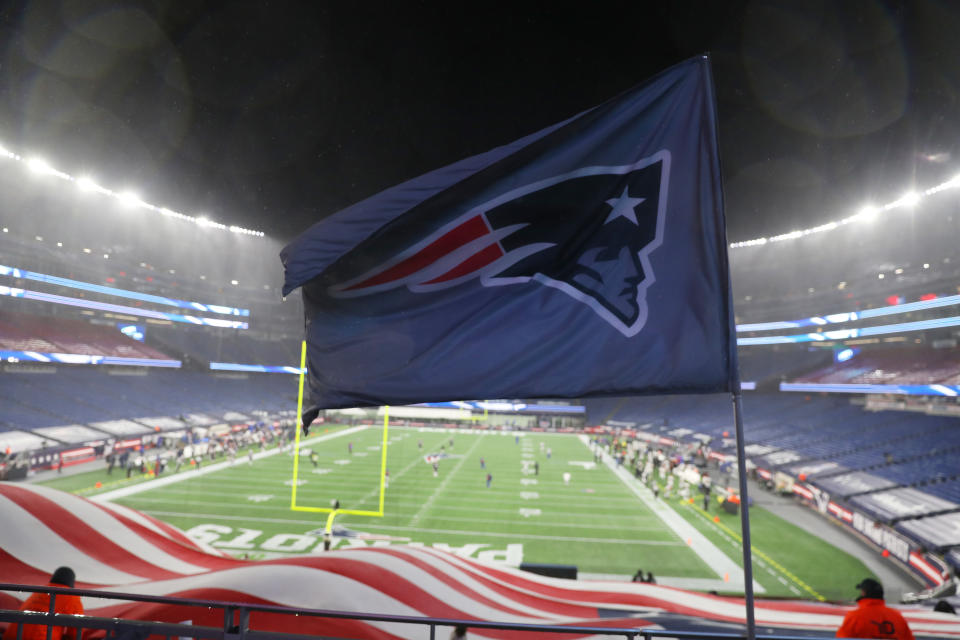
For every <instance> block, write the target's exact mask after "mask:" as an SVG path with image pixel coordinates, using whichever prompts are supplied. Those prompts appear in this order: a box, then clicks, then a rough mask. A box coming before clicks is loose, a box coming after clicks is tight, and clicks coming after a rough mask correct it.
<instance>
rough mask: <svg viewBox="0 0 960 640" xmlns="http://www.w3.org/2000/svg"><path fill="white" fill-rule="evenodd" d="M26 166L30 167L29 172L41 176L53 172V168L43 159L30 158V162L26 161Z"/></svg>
mask: <svg viewBox="0 0 960 640" xmlns="http://www.w3.org/2000/svg"><path fill="white" fill-rule="evenodd" d="M27 166H28V167H30V170H31V171H33V172H34V173H39V174H41V175H46V174H50V173H53V172H54V170H53V167H51V166H50V165H49V164H48V163H47V161H46V160H44V159H43V158H30V160H28V161H27Z"/></svg>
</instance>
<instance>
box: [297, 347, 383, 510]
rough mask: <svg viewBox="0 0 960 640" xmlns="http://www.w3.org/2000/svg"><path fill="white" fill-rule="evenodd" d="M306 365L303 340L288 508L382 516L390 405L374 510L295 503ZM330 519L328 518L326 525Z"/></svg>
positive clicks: (381, 450)
mask: <svg viewBox="0 0 960 640" xmlns="http://www.w3.org/2000/svg"><path fill="white" fill-rule="evenodd" d="M306 367H307V341H306V340H304V341H303V343H302V344H301V347H300V384H299V389H298V390H297V421H296V425H297V433H296V435H295V436H294V444H293V484H292V486H291V489H290V510H291V511H307V512H310V513H329V514H331V518H332V514H334V513H336V514H337V515H340V514H343V515H351V516H370V517H374V518H382V517H383V500H384V488H385V484H386V478H387V441H388V433H387V427H388V425H389V422H390V417H389V413H390V407H384V408H383V442H382V443H381V444H380V500H379V507H378V509H377V510H376V511H372V510H369V509H338V508H334V507H310V506H304V505H298V504H297V480H298V478H299V474H300V433H301V432H302V431H303V424H302V422H303V379H304V377H305V376H306V371H307V369H306ZM329 524H330V520H328V526H329Z"/></svg>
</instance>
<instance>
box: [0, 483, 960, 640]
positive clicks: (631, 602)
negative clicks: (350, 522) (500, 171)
mask: <svg viewBox="0 0 960 640" xmlns="http://www.w3.org/2000/svg"><path fill="white" fill-rule="evenodd" d="M59 566H70V567H72V568H73V569H74V571H75V572H76V574H77V584H76V586H77V588H82V589H96V590H102V591H104V592H118V593H134V594H142V595H154V596H173V597H184V598H201V599H210V600H221V601H230V602H242V603H249V604H270V605H280V606H286V607H293V608H310V609H328V610H339V611H348V612H356V613H377V614H392V615H407V616H430V617H438V618H448V619H462V620H482V621H494V622H507V623H532V624H560V625H570V626H591V627H598V626H603V627H617V628H644V627H646V628H651V627H652V628H666V629H673V630H690V631H694V630H699V631H704V632H709V631H728V632H737V631H741V630H742V628H743V623H744V605H743V600H742V599H738V598H726V597H718V596H712V595H707V594H703V593H697V592H691V591H684V590H681V589H676V588H672V587H666V586H661V585H655V584H640V583H627V582H614V581H583V580H562V579H557V578H547V577H543V576H538V575H534V574H530V573H526V572H522V571H518V570H516V569H512V568H508V567H503V566H499V565H493V564H488V563H482V562H478V561H476V560H472V559H468V558H463V557H460V556H457V555H455V554H452V553H449V552H446V551H441V550H437V549H429V548H425V547H415V546H408V545H392V546H385V547H370V548H366V549H349V550H337V551H331V552H326V553H321V554H318V555H309V556H291V557H290V558H284V559H275V560H263V561H247V560H239V559H235V558H231V557H228V556H225V555H223V554H222V553H221V552H219V551H217V550H215V549H213V548H210V547H208V546H207V545H205V544H202V543H199V542H196V541H194V540H191V539H190V538H188V537H187V536H186V535H185V534H184V533H183V532H182V531H180V530H178V529H177V528H175V527H173V526H171V525H169V524H166V523H164V522H161V521H159V520H156V519H155V518H152V517H150V516H148V515H146V514H143V513H140V512H138V511H136V510H133V509H130V508H127V507H124V506H121V505H116V504H111V503H104V504H100V503H96V502H93V501H90V500H87V499H85V498H82V497H79V496H75V495H72V494H68V493H64V492H61V491H57V490H55V489H51V488H47V487H42V486H38V485H32V484H25V483H8V482H0V582H8V583H16V584H24V585H43V584H46V583H47V581H48V579H49V577H50V574H51V573H52V572H53V571H54V570H55V569H56V568H57V567H59ZM838 579H847V580H848V581H849V579H848V578H847V577H846V576H841V577H838ZM27 595H28V594H27V593H22V592H11V591H8V592H0V608H6V609H16V608H17V607H18V606H19V605H20V603H21V602H22V601H23V600H24V599H25V598H26V596H27ZM84 609H85V611H86V612H87V614H89V615H95V616H107V617H122V618H126V619H133V620H152V621H162V622H177V623H178V622H185V621H188V620H189V621H191V623H192V624H194V625H202V626H220V625H222V623H223V618H222V615H223V614H222V613H221V612H219V611H217V610H215V609H214V610H210V611H207V610H205V609H197V608H190V607H180V606H172V605H158V604H150V603H136V602H133V603H131V602H122V601H119V602H118V601H111V600H104V599H100V598H85V599H84ZM848 610H849V607H846V606H841V605H833V604H825V603H812V602H801V601H775V602H764V601H761V602H759V603H758V604H757V607H756V619H757V626H758V629H759V630H760V631H761V632H776V631H779V632H785V633H796V632H799V631H803V632H819V633H820V634H822V635H826V636H832V635H833V633H834V631H835V630H836V629H837V627H839V626H840V622H841V620H842V618H843V615H844V613H846V611H848ZM901 611H902V612H903V614H904V615H905V616H906V618H907V620H908V621H909V624H910V626H911V628H912V629H913V631H914V634H915V635H917V636H935V637H947V638H960V620H958V619H957V618H956V617H955V616H949V615H947V614H940V613H935V612H933V611H932V610H930V609H929V608H922V607H902V608H901ZM251 628H252V629H258V630H272V631H280V632H296V633H301V634H303V633H306V634H313V635H324V636H333V637H349V638H375V639H387V638H390V639H393V638H422V637H424V636H425V634H426V631H425V628H424V627H421V626H415V625H408V624H400V623H386V622H372V621H371V622H365V621H357V620H331V619H323V618H311V617H297V618H294V617H292V616H282V615H274V614H261V613H254V614H253V615H252V617H251ZM522 635H523V634H519V633H518V632H515V631H493V630H483V629H472V630H471V631H470V636H471V637H476V638H484V637H489V638H506V637H522ZM538 637H540V636H538ZM558 637H559V636H558ZM562 637H573V638H575V637H585V636H577V635H569V636H568V635H564V636H562Z"/></svg>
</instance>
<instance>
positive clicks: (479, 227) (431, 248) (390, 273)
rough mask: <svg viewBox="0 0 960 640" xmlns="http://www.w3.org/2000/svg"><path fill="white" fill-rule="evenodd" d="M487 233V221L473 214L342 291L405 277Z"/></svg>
mask: <svg viewBox="0 0 960 640" xmlns="http://www.w3.org/2000/svg"><path fill="white" fill-rule="evenodd" d="M487 233H489V229H487V223H486V222H484V220H483V218H482V217H481V216H479V215H478V216H474V217H472V218H470V219H469V220H467V221H466V222H464V223H463V224H461V225H459V226H457V227H454V228H453V229H451V230H450V231H448V232H446V233H445V234H443V235H442V236H440V237H439V238H437V239H436V240H434V241H433V242H431V243H430V244H428V245H427V246H425V247H424V248H423V249H421V250H420V251H418V252H416V253H415V254H413V255H412V256H410V257H409V258H407V259H405V260H401V261H400V262H399V263H397V264H395V265H393V266H392V267H390V268H389V269H387V270H386V271H383V272H381V273H378V274H377V275H375V276H373V277H370V278H367V279H366V280H364V281H363V282H358V283H357V284H355V285H352V286H350V287H347V288H346V289H344V291H355V290H356V289H364V288H366V287H375V286H377V285H380V284H386V283H388V282H393V281H394V280H400V279H401V278H406V277H407V276H409V275H411V274H414V273H416V272H417V271H420V270H421V269H423V268H425V267H429V266H430V265H431V264H433V263H434V262H436V261H437V260H439V259H440V258H442V257H443V256H445V255H447V254H448V253H450V252H451V251H454V250H456V249H459V248H460V247H462V246H463V245H465V244H467V243H468V242H471V241H472V240H476V239H477V238H479V237H481V236H484V235H486V234H487Z"/></svg>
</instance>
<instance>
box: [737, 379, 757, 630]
mask: <svg viewBox="0 0 960 640" xmlns="http://www.w3.org/2000/svg"><path fill="white" fill-rule="evenodd" d="M738 378H739V376H738ZM738 387H739V380H738ZM732 395H733V422H734V427H735V429H736V434H737V475H738V476H739V479H740V528H741V529H742V532H741V537H742V538H743V600H744V605H745V606H746V609H747V640H755V638H756V637H757V628H756V622H755V621H754V616H753V551H752V548H751V545H750V507H749V504H750V500H749V498H748V497H747V463H746V456H745V454H744V451H743V399H742V396H741V391H740V389H739V388H737V389H736V390H735V391H734V392H733V394H732Z"/></svg>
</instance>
